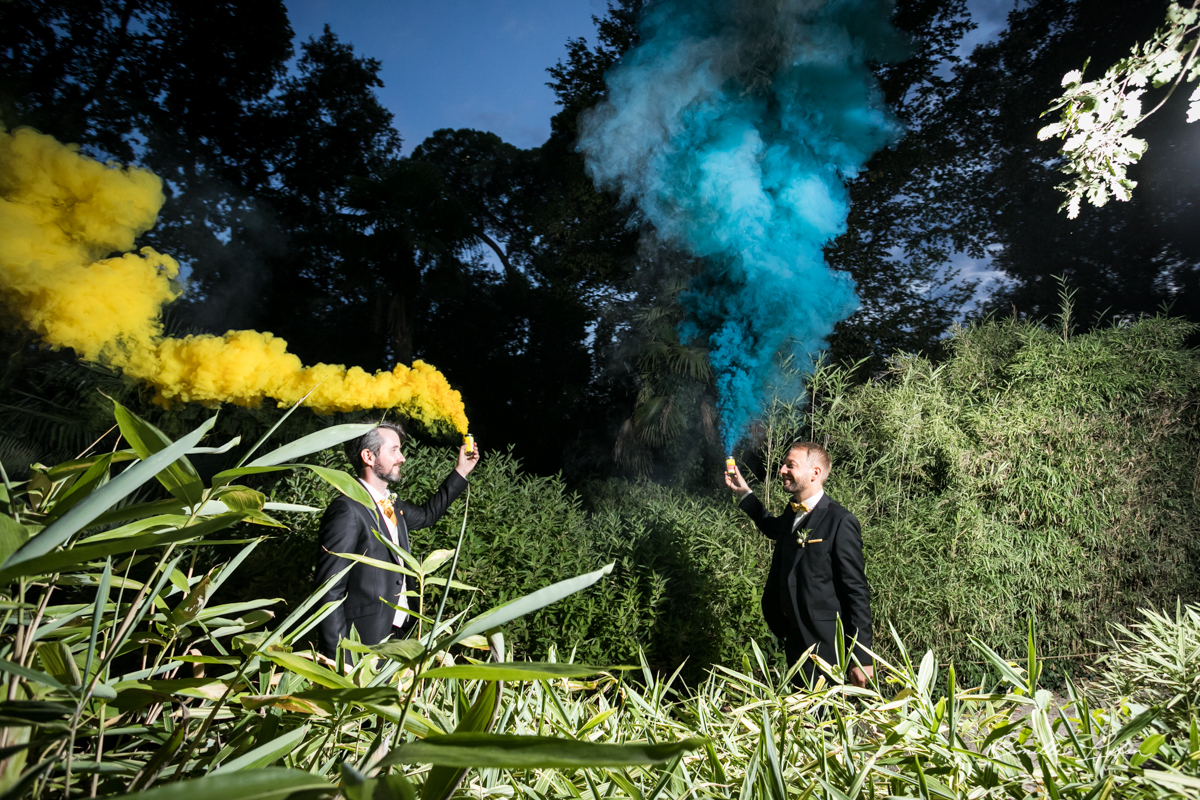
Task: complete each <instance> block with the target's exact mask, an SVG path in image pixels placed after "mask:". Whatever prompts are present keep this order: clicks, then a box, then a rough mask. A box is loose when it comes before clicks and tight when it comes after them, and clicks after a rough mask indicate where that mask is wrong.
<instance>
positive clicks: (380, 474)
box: [371, 464, 400, 484]
mask: <svg viewBox="0 0 1200 800" xmlns="http://www.w3.org/2000/svg"><path fill="white" fill-rule="evenodd" d="M392 469H393V475H394V477H393V475H388V474H387V473H386V472H384V471H383V470H382V469H380V467H379V465H378V464H372V465H371V472H374V473H375V477H376V478H379V480H381V481H383V482H384V483H389V484H390V483H395V482H396V481H398V480H400V465H399V464H397V465H396V466H395V467H392Z"/></svg>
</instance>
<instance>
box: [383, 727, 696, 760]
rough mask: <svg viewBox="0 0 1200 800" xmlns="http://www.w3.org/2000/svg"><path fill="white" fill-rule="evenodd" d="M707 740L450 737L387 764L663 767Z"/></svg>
mask: <svg viewBox="0 0 1200 800" xmlns="http://www.w3.org/2000/svg"><path fill="white" fill-rule="evenodd" d="M705 741H707V740H705V739H684V740H682V741H679V742H671V743H668V744H646V743H641V742H638V743H628V744H597V743H594V742H580V741H576V740H574V739H556V738H553V737H549V736H508V735H504V734H496V733H451V734H445V735H441V736H437V735H435V736H430V737H428V738H426V739H424V740H422V741H419V742H411V743H409V744H403V745H401V746H400V747H397V748H396V749H395V750H393V751H392V752H391V753H389V754H388V755H387V757H386V758H384V759H383V761H382V762H381V764H382V765H383V766H391V765H393V764H441V765H443V766H448V767H481V768H483V767H504V768H508V769H577V768H584V767H626V766H635V765H639V764H661V763H663V762H665V761H670V760H671V759H672V758H675V757H676V756H679V755H682V754H683V753H685V752H687V751H689V750H694V749H696V748H697V747H703V746H704V743H705Z"/></svg>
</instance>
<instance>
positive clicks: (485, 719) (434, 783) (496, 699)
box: [421, 681, 504, 800]
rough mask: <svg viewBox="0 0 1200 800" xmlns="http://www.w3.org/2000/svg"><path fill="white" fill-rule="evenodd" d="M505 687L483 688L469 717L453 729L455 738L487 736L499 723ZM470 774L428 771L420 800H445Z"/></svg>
mask: <svg viewBox="0 0 1200 800" xmlns="http://www.w3.org/2000/svg"><path fill="white" fill-rule="evenodd" d="M503 690H504V684H503V683H501V682H499V681H495V682H493V683H489V684H487V685H486V686H484V687H483V689H482V690H481V691H480V692H479V696H478V697H477V698H475V702H474V703H473V704H472V705H471V708H470V709H468V710H467V713H466V714H464V715H463V717H462V719H461V720H459V723H458V726H457V727H456V728H455V729H454V732H455V733H456V734H463V733H488V732H490V731H491V729H492V725H493V724H494V723H495V721H496V711H497V710H498V709H499V708H500V698H501V695H502V694H503ZM466 774H467V768H466V767H461V766H459V767H455V766H446V765H442V764H438V765H435V766H434V767H433V769H431V770H429V777H427V778H426V779H425V785H424V786H423V787H422V788H421V800H446V798H448V797H450V795H452V794H454V790H455V789H457V788H458V785H459V784H460V783H461V782H462V779H463V778H464V777H465V776H466Z"/></svg>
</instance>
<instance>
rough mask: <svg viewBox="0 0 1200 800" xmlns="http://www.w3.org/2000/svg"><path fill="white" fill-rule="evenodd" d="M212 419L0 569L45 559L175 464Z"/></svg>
mask: <svg viewBox="0 0 1200 800" xmlns="http://www.w3.org/2000/svg"><path fill="white" fill-rule="evenodd" d="M216 421H217V418H216V417H215V416H213V417H210V418H208V419H207V420H205V421H204V422H202V423H201V424H200V426H199V427H198V428H196V429H195V430H194V431H192V432H191V433H189V434H188V435H187V436H184V437H183V438H182V439H180V440H179V441H178V442H175V443H174V444H172V445H171V446H169V447H165V448H163V449H162V450H159V451H158V452H157V453H155V454H154V455H152V456H150V457H149V458H147V459H145V460H144V461H142V462H141V463H140V464H136V465H134V466H132V467H130V468H129V469H127V470H125V471H124V472H122V473H121V474H120V475H118V476H117V477H116V478H113V479H112V480H111V481H109V482H108V483H107V484H105V485H104V486H103V487H101V488H100V489H97V490H96V491H95V492H93V493H92V494H91V495H89V496H88V497H87V499H86V500H82V501H80V502H79V504H78V505H76V506H75V507H74V508H72V509H71V510H70V511H68V512H67V513H66V514H65V515H64V516H63V517H62V518H61V519H58V520H56V521H55V522H54V523H53V524H52V525H51V526H50V527H48V528H46V529H45V530H43V531H42V532H41V533H39V534H38V535H36V536H34V537H33V538H32V539H30V540H29V541H28V542H26V543H25V544H24V545H22V546H21V547H20V548H19V549H18V550H17V551H16V552H15V553H13V554H12V555H11V556H9V557H8V559H7V560H6V561H5V562H4V564H3V567H4V568H5V569H9V568H11V567H15V566H17V565H19V564H22V563H24V562H26V561H29V560H30V559H33V558H37V557H38V556H43V555H46V554H47V553H49V552H51V551H52V550H54V549H55V548H56V547H59V546H60V545H63V544H65V543H66V542H67V540H68V539H70V538H71V537H72V536H73V535H75V534H76V533H78V532H79V531H81V530H83V529H84V528H85V527H87V525H88V524H89V523H90V522H91V521H92V520H94V519H95V518H96V517H98V516H100V515H101V514H103V513H104V512H105V511H107V510H108V509H109V508H110V507H111V506H113V505H116V504H117V503H119V502H120V501H121V500H124V499H125V498H126V497H128V496H129V494H130V493H131V492H133V490H134V489H137V488H138V487H139V486H141V485H142V484H143V483H145V482H146V481H148V480H150V479H151V478H153V477H154V476H155V475H157V474H158V473H159V472H161V471H162V470H163V469H165V468H166V467H167V466H169V465H171V464H173V463H175V461H176V460H177V459H179V458H180V457H181V456H182V455H183V454H184V453H186V452H187V451H188V449H189V448H190V447H193V446H194V445H195V444H196V443H197V442H199V441H200V440H201V439H202V438H204V435H205V434H206V433H208V432H209V430H211V429H212V426H213V425H214V424H215V423H216Z"/></svg>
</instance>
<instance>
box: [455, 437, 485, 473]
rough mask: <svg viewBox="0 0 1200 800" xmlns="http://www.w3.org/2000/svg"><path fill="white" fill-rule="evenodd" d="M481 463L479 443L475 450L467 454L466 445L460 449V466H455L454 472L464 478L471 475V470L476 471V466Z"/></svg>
mask: <svg viewBox="0 0 1200 800" xmlns="http://www.w3.org/2000/svg"><path fill="white" fill-rule="evenodd" d="M478 463H479V442H475V448H474V449H473V450H471V452H469V453H468V452H467V446H466V445H465V444H464V445H463V446H462V447H460V448H458V464H456V465H455V467H454V471H455V472H457V473H458V474H459V475H462V476H463V477H464V478H465V477H467V476H468V475H470V474H471V470H473V469H475V465H476V464H478Z"/></svg>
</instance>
